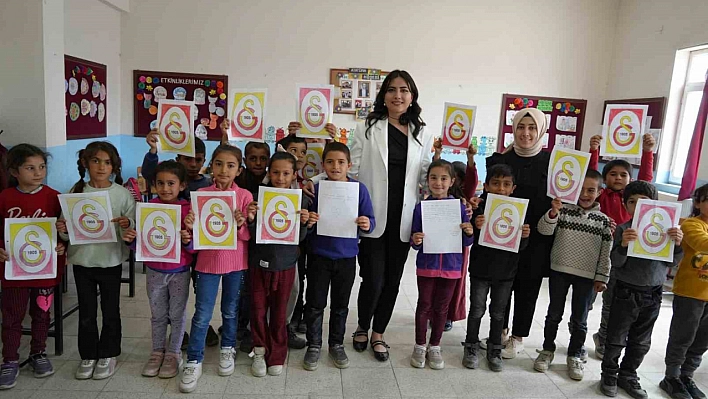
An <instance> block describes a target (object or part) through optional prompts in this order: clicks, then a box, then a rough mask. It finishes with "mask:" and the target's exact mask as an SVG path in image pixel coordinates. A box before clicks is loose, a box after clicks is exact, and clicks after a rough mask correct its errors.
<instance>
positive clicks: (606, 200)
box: [588, 150, 654, 225]
mask: <svg viewBox="0 0 708 399" xmlns="http://www.w3.org/2000/svg"><path fill="white" fill-rule="evenodd" d="M599 160H600V151H598V150H595V151H590V164H589V166H588V168H589V169H595V170H597V168H598V163H599ZM637 180H643V181H647V182H651V181H652V180H654V153H653V152H651V151H642V161H641V163H640V164H639V174H638V175H637ZM623 195H624V190H622V191H613V190H610V189H609V188H606V189H604V190H602V194H600V196H599V197H598V198H597V202H599V203H600V211H601V212H602V213H604V214H605V215H607V216H609V217H610V218H611V219H612V220H614V221H615V223H617V225H620V224H623V223H627V222H628V221H629V220H630V219H631V218H632V215H630V214H629V212H627V209H625V208H624V205H623V203H622V196H623Z"/></svg>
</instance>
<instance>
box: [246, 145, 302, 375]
mask: <svg viewBox="0 0 708 399" xmlns="http://www.w3.org/2000/svg"><path fill="white" fill-rule="evenodd" d="M296 173H297V171H296V169H295V158H294V157H293V156H292V155H291V154H289V153H286V152H276V153H275V154H273V157H272V158H271V159H270V163H269V165H268V177H269V180H270V182H269V184H268V185H269V186H271V187H275V188H288V189H289V188H290V187H291V185H292V182H293V181H294V180H295V176H296ZM309 205H310V198H309V197H307V196H306V195H303V196H302V204H301V208H300V211H299V212H298V213H299V214H300V223H301V226H300V237H299V241H300V242H302V241H303V240H304V239H305V236H306V235H307V221H308V219H309V213H308V212H307V207H308V206H309ZM257 210H258V203H257V202H252V203H251V204H250V205H249V206H248V229H249V231H250V233H251V236H255V234H256V221H255V218H256V212H257ZM253 250H254V252H253V253H252V254H251V257H250V258H251V264H250V265H249V267H250V268H249V271H250V273H251V331H252V333H253V346H254V348H253V352H254V354H255V356H254V357H253V364H252V365H251V373H253V375H254V376H256V377H263V376H265V375H266V372H267V373H268V374H270V375H280V374H281V373H282V372H283V364H284V363H285V357H286V356H287V354H288V330H287V324H286V322H285V319H286V316H287V315H286V307H287V304H288V300H289V299H290V293H291V291H292V287H293V283H294V282H295V268H296V266H297V258H298V252H299V251H298V246H297V245H282V244H256V245H255V246H254V247H253ZM269 314H270V318H269V317H268V315H269Z"/></svg>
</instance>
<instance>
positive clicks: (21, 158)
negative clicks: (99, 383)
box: [0, 144, 64, 389]
mask: <svg viewBox="0 0 708 399" xmlns="http://www.w3.org/2000/svg"><path fill="white" fill-rule="evenodd" d="M7 168H8V170H9V172H10V184H9V188H7V189H5V190H3V191H2V193H0V219H2V220H3V221H4V220H5V219H6V218H35V217H37V218H39V217H58V216H59V215H60V214H61V207H60V206H59V199H58V197H57V196H58V195H59V193H58V192H57V191H55V190H53V189H51V188H49V187H48V186H45V185H43V184H42V183H43V182H44V178H45V177H46V176H47V154H46V153H45V152H44V151H42V150H40V149H39V148H37V147H35V146H33V145H30V144H20V145H16V146H14V147H12V150H10V152H9V153H8V154H7ZM4 231H5V230H4V229H0V235H3V233H4ZM3 238H4V239H7V238H8V237H3ZM4 239H3V240H0V241H1V242H0V245H2V246H3V247H4V243H5V241H4ZM57 253H58V254H60V255H63V253H64V244H62V243H59V244H58V247H57ZM7 259H8V254H7V252H6V251H5V249H0V263H4V262H5V261H7ZM57 266H58V269H57V277H56V278H53V279H41V280H5V271H4V267H2V268H0V281H2V355H3V363H2V367H0V389H10V388H12V387H14V386H15V384H16V382H17V376H18V374H19V372H20V366H19V359H20V355H19V353H17V351H18V349H19V348H20V338H21V337H22V320H23V319H24V318H25V312H26V311H27V303H28V302H29V313H30V316H31V317H32V341H31V343H30V355H29V364H30V367H32V368H33V369H34V376H35V377H36V378H42V377H47V376H50V375H52V374H54V368H53V367H52V364H51V363H50V362H49V359H47V354H46V353H44V350H45V348H46V341H47V333H48V331H49V320H50V315H49V308H50V306H51V304H52V299H53V294H54V287H55V286H56V285H57V284H59V282H60V280H61V276H62V274H63V270H64V257H63V256H60V257H59V259H58V260H57Z"/></svg>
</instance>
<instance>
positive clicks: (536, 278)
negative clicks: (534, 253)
mask: <svg viewBox="0 0 708 399" xmlns="http://www.w3.org/2000/svg"><path fill="white" fill-rule="evenodd" d="M520 263H521V261H520ZM522 267H523V266H522V265H521V264H520V265H519V270H521V268H522ZM542 283H543V276H542V275H526V276H524V275H519V274H517V275H516V278H515V279H514V284H513V285H512V287H511V290H512V292H513V293H514V320H513V325H512V331H511V334H512V335H513V336H515V337H520V338H521V337H528V336H529V332H530V331H531V325H532V324H533V314H534V312H535V311H536V301H538V294H539V292H540V291H541V284H542ZM511 302H512V301H511V298H510V299H509V301H507V304H506V311H505V312H504V328H506V329H508V328H509V315H510V313H511Z"/></svg>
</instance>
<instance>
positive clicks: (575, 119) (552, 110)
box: [497, 93, 587, 152]
mask: <svg viewBox="0 0 708 399" xmlns="http://www.w3.org/2000/svg"><path fill="white" fill-rule="evenodd" d="M525 108H537V109H539V110H540V111H543V113H544V114H545V115H546V125H547V127H548V130H547V134H546V135H545V137H544V149H543V150H544V151H547V152H551V151H552V150H553V147H554V146H556V145H558V146H561V147H563V148H570V149H575V150H580V144H581V142H582V140H583V127H584V126H585V113H586V111H587V100H581V99H573V98H556V97H541V96H529V95H522V94H507V93H505V94H503V95H502V104H501V115H499V136H498V143H497V151H503V150H504V148H506V146H508V145H509V144H511V142H513V140H514V135H513V128H512V121H513V120H514V115H516V113H517V112H519V111H521V110H523V109H525Z"/></svg>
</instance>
